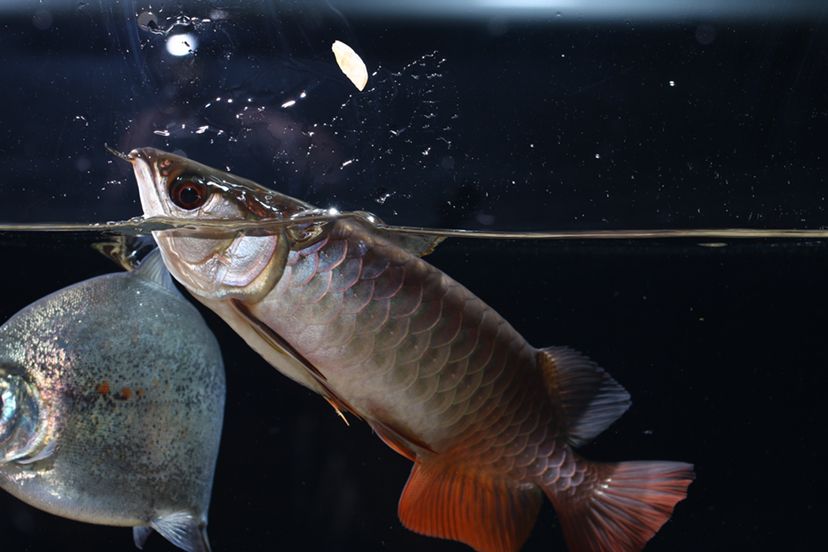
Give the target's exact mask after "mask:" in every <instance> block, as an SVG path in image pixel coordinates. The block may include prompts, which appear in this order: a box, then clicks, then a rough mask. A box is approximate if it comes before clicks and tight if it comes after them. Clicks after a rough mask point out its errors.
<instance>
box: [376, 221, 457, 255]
mask: <svg viewBox="0 0 828 552" xmlns="http://www.w3.org/2000/svg"><path fill="white" fill-rule="evenodd" d="M378 231H379V233H380V234H381V235H382V237H384V238H385V239H386V240H388V241H390V242H391V243H393V244H394V245H396V246H397V247H399V248H401V249H405V250H406V251H408V252H409V253H411V254H412V255H416V256H417V257H425V256H426V255H431V254H432V253H433V252H434V250H435V249H437V246H438V245H440V243H442V241H443V240H445V239H446V238H445V236H431V235H428V234H409V233H408V232H396V231H394V230H393V229H390V228H388V227H386V228H381V229H379V230H378Z"/></svg>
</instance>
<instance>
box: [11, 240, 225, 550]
mask: <svg viewBox="0 0 828 552" xmlns="http://www.w3.org/2000/svg"><path fill="white" fill-rule="evenodd" d="M224 395H225V381H224V366H223V363H222V359H221V352H220V350H219V347H218V343H217V341H216V339H215V337H214V336H213V334H212V333H211V332H210V330H209V329H208V328H207V326H206V324H205V323H204V321H203V319H202V318H201V316H200V314H199V313H198V311H197V310H196V309H195V308H194V307H193V305H192V304H190V303H189V302H188V301H187V300H186V299H185V298H184V297H183V296H182V295H181V294H180V292H179V291H178V290H177V289H176V287H175V286H174V284H173V283H172V279H171V278H170V276H169V273H168V272H167V271H166V269H165V268H164V265H163V263H162V262H161V259H160V256H159V255H158V253H157V252H154V253H152V254H150V256H149V257H148V258H147V259H146V260H145V261H144V262H143V263H142V264H141V265H140V266H139V268H138V269H136V270H135V271H133V272H131V273H126V272H122V273H116V274H108V275H104V276H99V277H96V278H92V279H90V280H86V281H84V282H81V283H78V284H75V285H73V286H70V287H67V288H65V289H62V290H60V291H57V292H55V293H53V294H51V295H49V296H47V297H44V298H42V299H40V300H39V301H37V302H35V303H33V304H31V305H29V306H28V307H26V308H24V309H23V310H21V311H20V312H18V313H17V314H16V315H14V316H13V317H12V318H11V319H9V320H8V322H6V323H5V324H3V326H2V327H0V488H2V489H4V490H6V491H8V492H9V493H11V494H12V495H14V496H16V497H17V498H19V499H20V500H22V501H24V502H27V503H28V504H30V505H32V506H34V507H36V508H40V509H41V510H45V511H47V512H50V513H53V514H56V515H59V516H62V517H65V518H70V519H74V520H78V521H83V522H88V523H96V524H102V525H114V526H125V527H133V528H134V529H133V533H134V535H133V536H134V541H135V544H136V546H138V547H139V548H141V547H142V546H143V544H144V542H145V541H146V539H147V537H148V536H149V535H150V533H151V532H152V529H155V530H156V531H158V532H159V533H161V534H162V535H163V536H164V537H166V538H167V539H168V540H169V541H170V542H172V543H173V544H175V545H176V546H178V547H179V548H182V549H184V550H187V551H190V552H206V551H208V550H209V549H210V546H209V542H208V539H207V530H206V528H207V508H208V505H209V502H210V493H211V488H212V481H213V472H214V470H215V464H216V457H217V454H218V446H219V438H220V434H221V425H222V415H223V411H224Z"/></svg>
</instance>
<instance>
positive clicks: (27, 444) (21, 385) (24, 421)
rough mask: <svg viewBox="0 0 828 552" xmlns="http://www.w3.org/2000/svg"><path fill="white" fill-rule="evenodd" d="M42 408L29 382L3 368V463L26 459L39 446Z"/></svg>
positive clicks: (0, 377) (0, 410) (0, 446)
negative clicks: (38, 438)
mask: <svg viewBox="0 0 828 552" xmlns="http://www.w3.org/2000/svg"><path fill="white" fill-rule="evenodd" d="M39 405H40V397H39V396H38V394H37V392H36V391H35V390H34V388H33V387H32V386H31V385H29V384H28V382H26V381H25V380H24V379H23V378H22V377H20V376H17V375H15V374H10V373H8V372H6V371H5V370H3V369H2V368H0V461H11V460H15V459H18V458H21V457H23V456H26V455H27V454H29V453H30V452H31V451H32V450H33V448H35V447H36V446H37V443H36V441H37V437H38V435H37V434H38V426H39V425H40V407H39Z"/></svg>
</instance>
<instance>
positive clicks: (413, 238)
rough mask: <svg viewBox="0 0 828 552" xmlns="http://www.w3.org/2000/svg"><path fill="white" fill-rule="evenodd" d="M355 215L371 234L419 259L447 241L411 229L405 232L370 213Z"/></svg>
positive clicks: (357, 212)
mask: <svg viewBox="0 0 828 552" xmlns="http://www.w3.org/2000/svg"><path fill="white" fill-rule="evenodd" d="M353 214H354V215H356V216H357V217H358V219H359V220H360V222H361V223H362V224H364V225H366V226H368V227H369V228H370V229H371V232H373V233H375V234H377V235H380V236H382V237H383V238H385V239H386V240H388V241H389V242H391V243H393V244H394V245H396V246H397V247H399V248H400V249H405V250H406V251H408V252H409V253H411V254H412V255H415V256H417V257H425V256H426V255H430V254H431V253H433V252H434V250H435V249H436V248H437V246H438V245H440V243H442V242H443V240H445V239H446V237H445V236H435V235H434V234H418V233H417V232H416V231H414V230H412V229H410V228H406V229H404V230H403V229H402V228H399V227H396V226H391V225H388V224H385V223H384V222H382V221H381V220H380V219H379V217H377V216H376V215H375V214H373V213H369V212H368V211H354V213H353ZM415 230H416V229H415Z"/></svg>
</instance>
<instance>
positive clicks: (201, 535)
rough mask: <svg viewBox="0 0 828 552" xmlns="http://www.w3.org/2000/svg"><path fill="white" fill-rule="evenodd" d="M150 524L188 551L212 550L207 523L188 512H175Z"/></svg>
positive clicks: (208, 551) (201, 551)
mask: <svg viewBox="0 0 828 552" xmlns="http://www.w3.org/2000/svg"><path fill="white" fill-rule="evenodd" d="M150 526H151V527H152V528H153V529H155V530H156V531H158V532H159V533H160V534H161V535H162V536H163V537H164V538H165V539H167V540H168V541H170V542H171V543H173V544H174V545H175V546H177V547H178V548H180V549H182V550H185V551H186V552H210V541H209V540H208V539H207V525H206V524H205V523H203V522H200V521H198V520H197V519H196V518H195V516H193V515H192V514H190V513H187V512H175V513H173V514H169V515H166V516H164V517H162V518H158V519H156V520H153V522H152V523H151V524H150Z"/></svg>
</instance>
